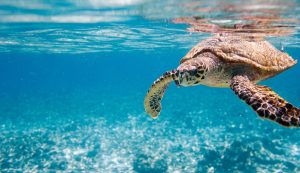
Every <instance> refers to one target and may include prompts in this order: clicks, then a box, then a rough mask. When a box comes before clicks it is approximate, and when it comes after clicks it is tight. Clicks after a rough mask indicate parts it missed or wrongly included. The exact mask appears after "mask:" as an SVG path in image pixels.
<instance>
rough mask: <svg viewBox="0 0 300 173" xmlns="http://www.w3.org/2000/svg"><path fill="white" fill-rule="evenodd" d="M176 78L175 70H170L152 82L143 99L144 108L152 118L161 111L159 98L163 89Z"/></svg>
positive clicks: (160, 98)
mask: <svg viewBox="0 0 300 173" xmlns="http://www.w3.org/2000/svg"><path fill="white" fill-rule="evenodd" d="M176 78H177V71H176V70H172V71H168V72H166V73H164V74H163V75H162V76H161V77H160V78H158V79H157V80H156V81H155V82H154V83H153V84H152V86H151V88H150V89H149V91H148V93H147V95H146V97H145V101H144V107H145V110H146V112H147V113H148V114H149V115H150V116H151V117H152V118H157V116H158V115H159V113H160V111H161V100H162V97H163V96H164V93H165V90H166V89H167V87H168V86H169V84H170V83H171V82H172V81H174V80H176Z"/></svg>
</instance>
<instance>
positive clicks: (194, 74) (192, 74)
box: [189, 70, 198, 76]
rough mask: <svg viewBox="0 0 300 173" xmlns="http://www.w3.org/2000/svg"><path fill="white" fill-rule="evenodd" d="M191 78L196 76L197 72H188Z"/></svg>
mask: <svg viewBox="0 0 300 173" xmlns="http://www.w3.org/2000/svg"><path fill="white" fill-rule="evenodd" d="M189 73H190V75H191V76H196V74H197V73H198V72H197V70H190V71H189Z"/></svg>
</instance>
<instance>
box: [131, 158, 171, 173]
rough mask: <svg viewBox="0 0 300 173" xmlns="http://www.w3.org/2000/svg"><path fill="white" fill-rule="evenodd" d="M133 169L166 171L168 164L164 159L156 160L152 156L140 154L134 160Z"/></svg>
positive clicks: (148, 172) (151, 172)
mask: <svg viewBox="0 0 300 173" xmlns="http://www.w3.org/2000/svg"><path fill="white" fill-rule="evenodd" d="M133 170H134V172H137V173H164V172H167V170H168V165H167V163H166V161H164V160H163V159H159V160H155V161H154V158H153V157H151V156H147V155H145V154H139V155H137V156H136V158H135V159H134V161H133Z"/></svg>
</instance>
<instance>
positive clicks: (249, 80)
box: [144, 35, 300, 126]
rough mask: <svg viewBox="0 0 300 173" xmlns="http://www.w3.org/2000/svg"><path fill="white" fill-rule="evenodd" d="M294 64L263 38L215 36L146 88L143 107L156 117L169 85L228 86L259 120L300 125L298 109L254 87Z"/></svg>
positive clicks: (274, 94) (271, 93)
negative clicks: (265, 119)
mask: <svg viewBox="0 0 300 173" xmlns="http://www.w3.org/2000/svg"><path fill="white" fill-rule="evenodd" d="M296 63H297V61H295V60H294V59H293V58H291V57H290V56H289V55H288V54H286V53H284V52H281V51H279V50H277V49H276V48H275V47H274V46H272V45H271V44H270V43H269V42H267V41H266V40H264V39H263V38H257V37H248V36H247V37H246V36H244V37H242V36H222V35H217V36H214V37H212V38H208V39H207V40H204V41H202V42H200V43H199V44H198V45H196V46H195V47H194V48H192V49H191V50H190V52H188V53H187V55H186V56H184V57H183V58H182V59H181V61H180V65H179V67H178V68H177V69H176V70H172V71H169V72H166V73H165V74H164V75H162V76H161V77H160V78H159V79H158V80H157V81H156V82H155V83H154V84H153V85H152V86H151V88H150V89H149V91H148V93H147V95H146V98H145V101H144V106H145V110H146V112H147V113H149V114H150V115H151V116H152V117H153V118H156V117H157V116H158V115H159V113H160V111H161V99H162V97H163V95H164V91H165V90H166V88H167V87H168V85H169V84H170V83H171V82H172V81H175V83H176V84H177V85H178V86H194V85H199V84H202V85H206V86H211V87H230V88H231V89H232V90H233V91H234V92H235V94H237V95H238V96H239V97H240V98H241V99H242V100H244V101H245V102H246V103H247V104H248V105H250V106H251V107H252V108H253V109H254V111H256V112H257V113H258V114H259V115H260V117H263V118H267V119H269V120H272V121H275V122H277V123H279V124H281V125H283V126H300V119H299V117H300V110H299V109H298V108H296V107H295V106H293V105H291V104H290V103H288V102H287V101H285V100H284V99H283V98H281V97H280V96H278V95H277V94H276V93H275V92H274V91H272V89H270V88H268V87H266V86H261V85H258V84H256V83H257V82H260V81H262V80H265V79H267V78H270V77H273V76H275V75H277V74H279V73H281V72H283V71H284V70H286V69H288V68H290V67H292V66H293V65H295V64H296Z"/></svg>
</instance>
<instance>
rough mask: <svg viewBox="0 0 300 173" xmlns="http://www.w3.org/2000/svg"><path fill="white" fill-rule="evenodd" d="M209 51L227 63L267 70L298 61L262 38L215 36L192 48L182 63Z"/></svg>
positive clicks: (283, 68) (291, 64)
mask: <svg viewBox="0 0 300 173" xmlns="http://www.w3.org/2000/svg"><path fill="white" fill-rule="evenodd" d="M207 51H209V52H211V53H213V54H215V55H216V56H217V57H218V58H220V59H222V60H223V61H224V62H226V63H241V64H249V65H251V66H253V67H255V68H258V69H262V70H267V71H282V70H285V69H287V68H289V67H291V66H293V65H294V64H296V63H297V61H295V60H294V59H293V58H292V57H290V56H289V55H288V54H287V53H284V52H281V51H280V50H278V49H276V48H275V47H274V46H273V45H271V44H270V43H269V42H268V41H266V40H264V39H262V38H254V37H240V36H238V37H237V36H226V37H223V36H215V37H212V38H209V39H207V40H204V41H202V42H201V43H199V44H198V45H196V46H195V47H194V48H192V50H191V51H190V52H189V53H188V54H187V55H186V56H185V57H184V58H183V59H182V60H181V61H180V63H183V62H185V61H186V60H189V59H192V58H194V57H197V55H199V54H201V52H207Z"/></svg>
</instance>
